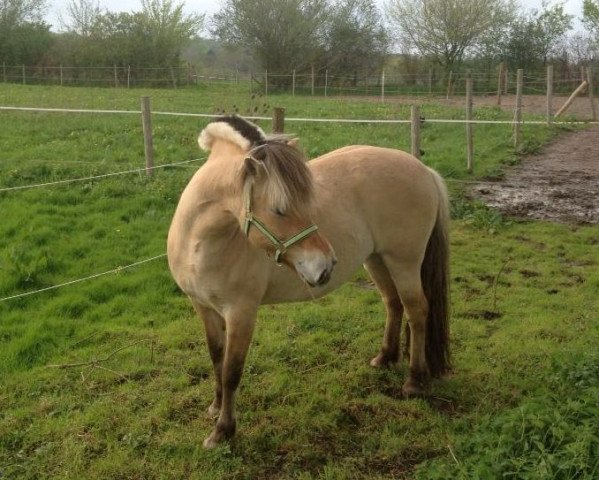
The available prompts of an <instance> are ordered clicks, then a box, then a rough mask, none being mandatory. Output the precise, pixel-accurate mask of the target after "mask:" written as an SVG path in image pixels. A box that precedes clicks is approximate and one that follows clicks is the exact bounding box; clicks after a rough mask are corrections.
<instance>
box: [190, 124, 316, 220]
mask: <svg viewBox="0 0 599 480" xmlns="http://www.w3.org/2000/svg"><path fill="white" fill-rule="evenodd" d="M216 140H225V141H228V142H231V143H233V144H235V145H238V146H239V147H240V148H241V149H242V150H244V151H246V152H247V156H248V157H249V158H251V159H253V160H255V161H256V162H259V163H260V164H261V165H262V166H263V167H264V171H265V172H266V177H267V178H266V183H265V194H266V200H267V202H268V204H269V206H270V207H271V208H274V209H277V210H280V211H283V212H284V211H286V210H288V209H290V208H296V207H297V206H298V205H306V204H309V203H311V201H312V198H313V195H314V188H313V183H312V174H311V172H310V170H309V169H308V167H307V165H306V163H305V157H304V155H303V154H302V152H301V151H300V150H299V149H298V148H296V147H295V145H294V144H292V142H290V137H289V136H287V135H266V134H265V133H264V131H263V130H262V129H261V128H260V127H259V126H258V125H255V124H253V123H251V122H249V121H247V120H245V119H243V118H241V117H239V116H237V115H231V116H224V117H218V118H216V119H215V120H214V121H213V122H211V123H209V124H208V125H207V126H206V128H204V130H202V132H201V133H200V136H199V138H198V143H199V145H200V147H201V148H202V149H203V150H210V149H211V147H212V145H213V144H214V142H215V141H216ZM254 173H255V172H254ZM251 174H252V172H251V171H249V170H248V169H247V168H243V169H242V171H241V182H242V183H245V182H246V181H247V180H248V178H249V176H250V175H251Z"/></svg>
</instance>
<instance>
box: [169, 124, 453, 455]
mask: <svg viewBox="0 0 599 480" xmlns="http://www.w3.org/2000/svg"><path fill="white" fill-rule="evenodd" d="M198 142H199V145H200V147H201V148H203V149H204V150H209V151H210V155H209V157H208V159H207V161H206V163H205V164H204V165H203V166H202V167H201V168H200V169H199V170H198V171H197V172H196V173H195V175H194V176H193V178H192V179H191V181H190V182H189V184H188V185H187V187H186V188H185V190H184V192H183V194H182V195H181V199H180V202H179V205H178V207H177V210H176V212H175V216H174V218H173V222H172V225H171V228H170V231H169V235H168V260H169V266H170V269H171V272H172V274H173V276H174V278H175V280H176V282H177V283H178V285H179V286H180V287H181V289H182V290H183V292H185V293H186V294H187V295H188V296H189V298H190V299H191V301H192V303H193V306H194V308H195V310H196V311H197V313H198V314H199V315H200V316H201V318H202V319H203V321H204V326H205V330H206V338H207V344H208V348H209V351H210V357H211V359H212V362H213V366H214V373H215V378H216V391H215V397H214V401H213V402H212V404H211V405H210V407H209V408H208V413H209V414H210V415H212V416H218V420H217V422H216V426H215V428H214V430H213V431H212V433H211V434H210V435H209V436H208V437H207V438H206V440H205V441H204V446H205V447H208V448H209V447H213V446H215V445H216V444H218V443H219V442H221V441H223V440H225V439H227V438H229V437H231V436H232V435H233V434H234V433H235V416H234V397H235V391H236V389H237V387H238V385H239V381H240V379H241V374H242V370H243V365H244V362H245V357H246V353H247V351H248V347H249V345H250V341H251V338H252V333H253V330H254V325H255V322H256V315H257V311H258V307H259V306H260V305H261V304H269V303H279V302H295V301H301V300H309V299H311V298H313V297H320V296H322V295H325V294H327V293H328V292H330V291H332V290H334V289H336V288H337V287H339V286H340V285H342V284H343V283H344V282H346V281H347V280H348V279H350V278H351V277H352V275H353V274H354V273H355V272H356V270H357V269H359V267H360V266H361V265H364V266H365V267H366V269H367V271H368V272H369V274H370V275H371V277H372V280H373V281H374V283H375V284H376V286H377V287H378V289H379V291H380V293H381V296H382V298H383V301H384V303H385V307H386V311H387V320H386V326H385V332H384V335H383V342H382V348H381V350H380V353H379V354H378V355H377V356H375V357H374V358H373V359H372V361H371V362H370V363H371V365H373V366H376V367H383V366H390V365H392V364H395V363H397V362H399V359H400V347H399V345H400V330H401V319H402V316H403V313H404V312H405V314H406V316H407V320H408V325H409V329H406V331H409V333H410V335H409V337H410V338H409V367H410V368H409V375H408V378H407V380H406V381H405V383H404V385H403V392H404V394H405V395H422V394H424V393H425V392H426V389H427V383H428V380H429V379H430V377H431V376H433V377H439V376H441V375H443V374H444V373H445V372H447V370H448V369H449V345H448V305H447V288H448V238H447V224H448V207H447V193H446V190H445V186H444V183H443V180H442V179H441V177H440V176H439V175H438V174H437V173H436V172H435V171H433V170H431V169H430V168H428V167H426V166H424V165H423V164H422V163H420V162H419V161H418V160H417V159H416V158H414V157H412V156H411V155H409V154H407V153H404V152H401V151H398V150H391V149H385V148H377V147H371V146H349V147H344V148H341V149H339V150H335V151H333V152H330V153H328V154H326V155H323V156H322V157H320V158H317V159H315V160H312V161H310V162H309V163H305V161H304V158H303V156H302V154H301V152H300V151H299V150H298V149H297V148H296V146H295V145H294V142H293V141H290V140H288V138H287V137H282V136H278V137H276V136H273V137H268V136H266V135H265V134H264V132H263V131H262V130H261V129H260V128H259V127H257V126H256V125H254V124H252V123H250V122H248V121H246V120H244V119H242V118H240V117H237V116H227V117H221V118H218V119H216V120H215V121H214V122H212V123H210V124H209V125H208V126H207V127H206V128H205V129H204V130H203V131H202V133H201V134H200V137H199V139H198ZM281 264H282V265H284V266H285V267H286V268H280V265H281ZM306 284H307V285H309V286H310V287H311V288H308V287H306V286H305V285H306Z"/></svg>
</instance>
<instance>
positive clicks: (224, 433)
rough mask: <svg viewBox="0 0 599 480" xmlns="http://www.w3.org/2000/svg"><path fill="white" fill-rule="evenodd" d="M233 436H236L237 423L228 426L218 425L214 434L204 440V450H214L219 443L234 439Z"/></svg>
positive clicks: (213, 431)
mask: <svg viewBox="0 0 599 480" xmlns="http://www.w3.org/2000/svg"><path fill="white" fill-rule="evenodd" d="M233 435H235V422H233V423H230V424H227V425H225V424H219V423H217V424H216V427H215V428H214V430H212V433H211V434H210V435H208V436H207V437H206V440H204V444H203V445H204V448H214V447H216V446H217V445H218V444H219V443H222V442H224V441H225V440H228V439H229V438H231V437H233Z"/></svg>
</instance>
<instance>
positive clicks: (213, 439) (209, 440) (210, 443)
mask: <svg viewBox="0 0 599 480" xmlns="http://www.w3.org/2000/svg"><path fill="white" fill-rule="evenodd" d="M221 441H222V439H218V436H217V433H216V430H215V431H213V432H212V433H211V434H210V435H208V436H207V437H206V439H205V440H204V443H203V446H204V448H205V449H207V450H209V449H211V448H214V447H217V446H218V444H219V443H220V442H221Z"/></svg>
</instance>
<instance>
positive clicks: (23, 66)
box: [22, 64, 25, 85]
mask: <svg viewBox="0 0 599 480" xmlns="http://www.w3.org/2000/svg"><path fill="white" fill-rule="evenodd" d="M22 68H23V85H25V65H24V64H23V65H22Z"/></svg>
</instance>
